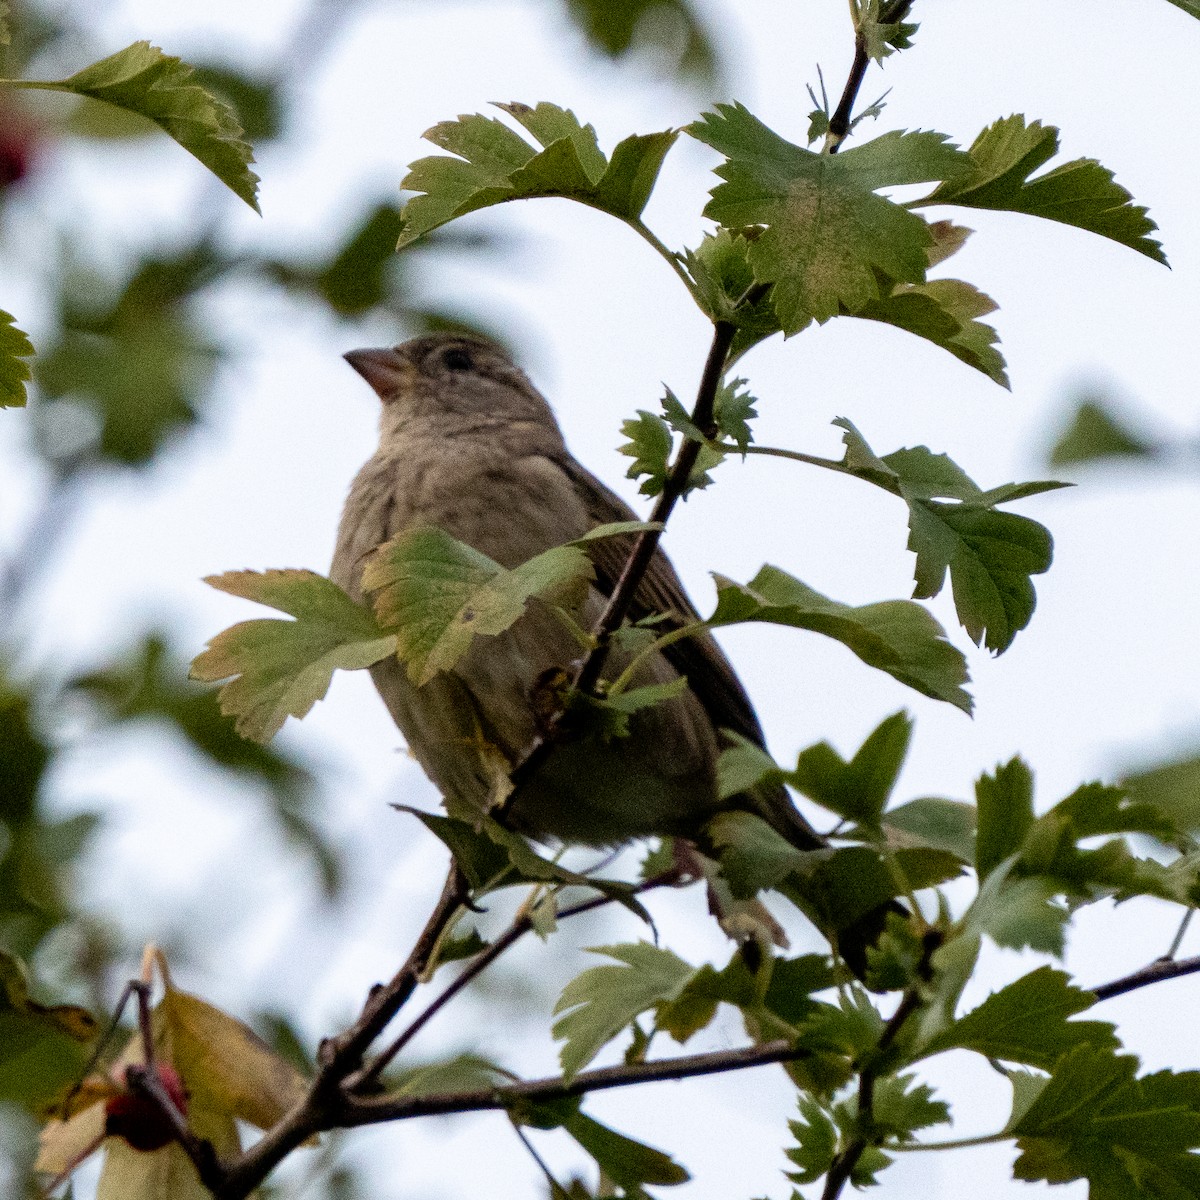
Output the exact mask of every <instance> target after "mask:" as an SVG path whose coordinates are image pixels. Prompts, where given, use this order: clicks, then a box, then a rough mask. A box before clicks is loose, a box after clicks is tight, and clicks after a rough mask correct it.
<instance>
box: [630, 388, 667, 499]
mask: <svg viewBox="0 0 1200 1200" xmlns="http://www.w3.org/2000/svg"><path fill="white" fill-rule="evenodd" d="M621 432H622V433H623V434H624V435H625V437H627V438H628V439H629V441H627V442H626V443H625V444H624V445H623V446H621V447H620V453H621V454H625V455H628V456H629V457H630V458H632V459H633V463H632V464H631V465H630V467H629V470H628V471H626V472H625V478H626V479H638V478H640V477H641V476H643V475H645V476H646V478H645V479H644V480H642V486H641V487H640V488H639V489H638V490H639V491H640V492H641V493H642V495H643V496H657V495H658V494H659V493H660V492H661V491H662V490H663V487H664V486H665V484H666V482H667V471H668V470H669V469H670V464H671V447H672V444H673V443H672V439H671V429H670V426H668V425H667V423H666V421H664V420H663V419H662V417H660V416H657V415H656V414H654V413H652V412H647V411H646V410H645V409H644V408H640V409H638V414H637V416H636V417H630V418H629V420H627V421H624V422H623V423H622V424H621Z"/></svg>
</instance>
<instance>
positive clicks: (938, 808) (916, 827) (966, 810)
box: [883, 796, 976, 863]
mask: <svg viewBox="0 0 1200 1200" xmlns="http://www.w3.org/2000/svg"><path fill="white" fill-rule="evenodd" d="M975 816H976V814H975V806H974V805H973V804H964V803H963V802H962V801H961V800H946V799H944V798H942V797H940V796H922V797H921V798H920V799H919V800H910V801H909V802H908V803H907V804H900V805H897V807H895V808H890V809H888V811H887V812H886V813H884V814H883V825H884V828H885V829H886V830H887V832H888V836H889V839H890V840H898V841H899V842H900V843H901V844H915V845H919V846H932V847H933V848H934V849H936V850H948V851H949V852H950V853H951V854H954V855H956V856H957V857H958V858H960V859H962V861H963V862H966V863H974V862H975ZM897 833H898V834H899V838H896V834H897Z"/></svg>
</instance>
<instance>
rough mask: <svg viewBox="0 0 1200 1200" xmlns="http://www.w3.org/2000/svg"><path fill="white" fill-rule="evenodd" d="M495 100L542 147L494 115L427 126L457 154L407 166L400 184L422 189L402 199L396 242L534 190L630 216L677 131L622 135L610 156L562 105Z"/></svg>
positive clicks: (638, 209) (642, 202) (429, 134)
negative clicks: (404, 202) (500, 101)
mask: <svg viewBox="0 0 1200 1200" xmlns="http://www.w3.org/2000/svg"><path fill="white" fill-rule="evenodd" d="M496 107H497V108H499V109H501V111H503V112H505V113H507V114H508V115H509V116H510V117H512V118H513V119H514V120H516V121H518V122H520V124H521V125H523V126H524V127H525V129H526V130H528V132H529V133H530V134H532V135H533V137H534V138H535V139H536V140H537V142H538V143H539V144H540V145H541V147H542V149H541V150H538V149H537V148H535V147H534V146H532V145H530V143H529V142H527V141H526V140H525V139H524V138H523V137H521V135H520V134H518V133H516V132H514V131H513V130H512V129H511V128H510V127H509V126H507V125H505V124H504V123H503V122H501V121H498V120H496V119H495V118H493V117H484V116H480V115H473V116H461V117H459V118H458V120H457V121H444V122H442V123H441V124H440V125H435V126H434V127H433V128H432V129H429V130H427V131H426V133H425V138H426V140H427V141H430V142H432V143H433V144H434V145H435V146H438V147H440V148H441V149H442V150H445V151H447V152H448V153H449V154H451V155H456V156H457V157H454V158H449V157H446V156H444V155H433V156H431V157H428V158H422V159H418V160H417V161H416V162H414V163H413V164H412V166H411V167H410V169H409V172H408V174H407V175H406V176H405V177H404V180H403V181H402V182H401V185H400V186H401V187H402V188H404V189H405V190H406V191H410V192H418V193H422V194H420V195H417V196H415V197H414V198H413V199H411V200H409V201H408V203H407V204H405V206H404V210H403V214H402V217H403V226H402V228H401V232H400V237H399V240H398V242H397V248H399V247H403V246H406V245H408V244H409V243H410V242H413V241H415V240H416V239H417V238H419V237H420V236H421V235H422V234H425V233H428V232H429V231H430V230H432V229H436V228H437V227H438V226H439V225H444V224H445V223H446V222H447V221H452V220H454V219H455V218H456V217H461V216H463V215H465V214H466V213H469V212H474V211H476V210H477V209H480V208H487V207H489V206H491V205H493V204H503V203H504V202H505V201H508V200H522V199H527V198H530V197H533V196H561V197H564V198H565V199H569V200H578V201H579V202H580V203H583V204H587V205H590V206H591V207H592V208H598V209H600V210H601V211H602V212H607V213H611V214H612V215H613V216H615V217H619V218H620V219H621V220H623V221H630V222H636V221H637V220H638V219H639V218H640V216H641V214H642V210H643V209H644V208H645V207H646V202H647V201H648V200H649V199H650V193H651V191H652V190H653V188H654V184H655V181H656V180H657V178H658V172H659V170H660V168H661V167H662V163H663V159H664V158H665V157H666V154H667V151H668V150H670V148H671V146H672V145H673V144H674V142H675V138H676V137H677V136H678V135H677V133H676V131H675V130H670V129H669V130H665V131H664V132H662V133H652V134H645V135H635V136H633V137H628V138H626V139H625V140H624V141H623V142H621V143H620V144H619V145H618V146H617V147H616V149H615V150H614V151H613V156H612V159H611V160H609V159H606V158H605V157H604V155H603V154H602V153H601V152H600V149H599V147H598V146H597V144H596V131H595V130H594V129H593V128H592V126H591V125H581V124H580V123H579V119H578V118H577V117H576V116H575V114H574V113H573V112H571V111H570V110H569V109H563V108H559V107H558V106H557V105H554V104H547V103H545V102H543V103H540V104H538V105H537V107H536V108H531V107H530V106H529V105H527V104H518V103H512V104H498V105H496Z"/></svg>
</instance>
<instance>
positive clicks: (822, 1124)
mask: <svg viewBox="0 0 1200 1200" xmlns="http://www.w3.org/2000/svg"><path fill="white" fill-rule="evenodd" d="M799 1105H800V1120H798V1121H789V1122H788V1128H789V1129H790V1130H791V1131H792V1137H794V1138H795V1139H796V1145H795V1146H794V1147H793V1148H792V1149H790V1150H788V1151H787V1152H786V1153H787V1157H788V1159H789V1160H790V1161H791V1162H792V1163H794V1164H795V1165H796V1166H797V1167H799V1168H800V1169H799V1170H798V1171H788V1172H787V1177H788V1178H789V1179H790V1180H791V1181H792V1182H793V1183H801V1184H803V1183H816V1182H817V1180H818V1179H823V1178H824V1177H825V1175H827V1174H828V1173H829V1168H830V1167H832V1166H833V1160H834V1158H835V1157H836V1156H837V1149H838V1136H837V1127H836V1126H835V1125H834V1123H833V1121H832V1119H831V1118H830V1117H829V1116H828V1115H827V1114H826V1112H825V1110H824V1109H823V1108H822V1107H821V1106H820V1105H819V1104H818V1103H817V1102H816V1101H815V1100H813V1099H812V1098H810V1097H808V1096H803V1095H802V1096H800V1097H799Z"/></svg>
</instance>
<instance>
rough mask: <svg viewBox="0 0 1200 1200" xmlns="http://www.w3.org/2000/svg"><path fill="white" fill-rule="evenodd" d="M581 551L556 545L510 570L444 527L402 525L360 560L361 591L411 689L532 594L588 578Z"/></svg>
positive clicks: (449, 664) (503, 625)
mask: <svg viewBox="0 0 1200 1200" xmlns="http://www.w3.org/2000/svg"><path fill="white" fill-rule="evenodd" d="M592 576H593V569H592V563H591V560H590V559H589V558H588V556H587V554H586V553H585V552H584V551H583V550H582V549H580V548H579V547H578V546H576V545H566V546H555V547H553V548H552V549H550V550H546V551H544V552H543V553H541V554H539V555H537V556H536V557H534V558H531V559H529V560H528V561H527V562H524V563H522V564H521V565H520V566H519V567H515V568H514V569H513V570H511V571H506V570H504V569H503V568H502V567H501V566H500V565H499V564H498V563H496V562H494V561H493V560H492V559H490V558H488V556H487V555H486V554H481V553H480V552H479V551H478V550H474V549H472V548H471V547H470V546H467V545H466V544H464V543H463V542H460V541H457V540H456V539H455V538H452V537H451V536H450V535H449V534H448V533H444V532H443V531H442V530H440V529H433V528H431V527H425V526H423V527H420V528H417V529H408V530H405V531H404V532H403V533H401V534H398V535H397V536H396V537H394V538H392V539H391V540H390V541H388V542H385V543H384V544H383V545H382V546H380V547H379V549H378V550H376V551H375V552H374V553H373V554H371V556H370V557H369V558H368V559H367V560H366V564H365V566H364V567H363V576H362V586H363V591H364V592H367V593H370V594H371V595H372V604H373V606H374V609H375V615H376V618H377V619H378V621H379V624H380V627H381V628H382V629H384V630H386V631H389V632H393V633H394V634H395V638H396V654H397V657H398V658H399V659H400V661H401V662H403V663H404V664H405V667H406V668H407V670H408V677H409V678H410V679H411V680H412V681H413V683H415V684H416V685H417V686H418V687H420V686H421V685H423V684H425V683H428V682H429V680H431V679H432V678H433V677H434V676H435V675H437V674H438V673H439V672H441V671H449V670H451V669H452V668H453V667H454V666H455V664H456V663H457V662H458V660H459V659H460V658H461V657H462V656H463V655H464V654H465V653H466V652H467V650H468V649H469V647H470V645H471V643H472V641H474V639H475V638H476V637H486V636H491V635H494V634H498V633H503V632H504V631H505V630H506V629H508V628H509V627H510V626H511V625H513V624H514V623H515V622H516V621H517V620H518V619H519V618H520V617H521V616H522V614H523V613H524V612H525V606H526V604H527V603H528V602H529V601H530V600H531V599H533V598H534V597H535V596H540V597H548V596H551V595H555V596H563V595H565V594H566V593H567V592H569V591H573V592H578V591H579V589H580V588H581V587H586V585H587V583H588V582H589V581H590V580H591V579H592Z"/></svg>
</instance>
